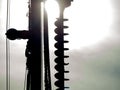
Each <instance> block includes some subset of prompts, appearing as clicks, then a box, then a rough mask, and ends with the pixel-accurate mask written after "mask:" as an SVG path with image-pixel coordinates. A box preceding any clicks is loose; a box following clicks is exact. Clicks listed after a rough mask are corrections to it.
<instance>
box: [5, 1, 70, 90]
mask: <svg viewBox="0 0 120 90" xmlns="http://www.w3.org/2000/svg"><path fill="white" fill-rule="evenodd" d="M57 1H58V3H59V6H60V15H59V18H58V19H57V21H56V22H55V25H56V26H57V28H56V29H55V33H56V34H57V35H56V36H55V40H56V41H57V43H56V44H55V47H56V49H57V50H56V51H55V55H56V56H57V58H56V59H55V62H56V63H57V64H56V66H55V69H56V70H57V73H56V74H55V77H56V78H57V81H56V82H55V85H56V86H57V87H58V88H57V89H56V90H64V89H65V88H69V87H65V85H64V81H68V80H69V79H66V78H64V73H68V72H69V71H65V70H64V65H68V63H65V62H64V58H68V57H69V56H66V55H64V51H65V50H68V48H64V43H67V42H68V41H65V40H64V35H68V34H67V33H64V28H68V27H67V26H64V25H63V22H64V21H67V19H64V16H63V13H64V9H65V8H66V7H68V6H70V5H71V1H72V0H57ZM44 2H45V1H44V0H30V1H29V30H28V31H26V30H23V31H17V30H16V29H13V28H11V29H9V30H8V31H7V33H6V35H7V37H8V39H10V40H15V39H28V42H27V46H26V52H25V55H26V57H27V62H26V66H27V70H28V73H27V86H26V90H43V89H42V84H41V83H42V80H43V79H42V74H43V72H42V60H43V58H42V57H44V67H45V68H44V70H45V75H44V76H45V79H44V80H45V82H44V83H45V90H52V88H51V77H50V57H49V35H48V18H47V13H46V11H45V8H43V13H44V14H43V15H44V18H43V19H42V18H41V17H42V9H41V8H42V4H41V3H44ZM42 20H43V22H42ZM42 29H43V30H42ZM42 34H43V35H42ZM42 40H43V42H42ZM42 50H44V52H42ZM43 55H44V56H43Z"/></svg>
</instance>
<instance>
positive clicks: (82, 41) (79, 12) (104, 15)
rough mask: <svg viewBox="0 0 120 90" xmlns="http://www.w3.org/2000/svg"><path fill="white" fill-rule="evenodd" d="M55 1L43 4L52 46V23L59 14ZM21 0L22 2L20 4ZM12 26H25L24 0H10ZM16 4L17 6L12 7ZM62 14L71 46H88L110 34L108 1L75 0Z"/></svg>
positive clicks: (53, 27) (25, 8) (25, 4)
mask: <svg viewBox="0 0 120 90" xmlns="http://www.w3.org/2000/svg"><path fill="white" fill-rule="evenodd" d="M56 1H57V0H47V1H46V4H45V7H46V10H47V12H48V21H49V32H50V34H49V35H50V47H52V48H54V45H53V44H54V43H55V40H54V36H55V33H54V29H55V28H56V27H55V25H54V22H55V21H56V18H58V16H59V7H58V4H57V2H56ZM23 3H24V4H23ZM11 4H12V5H11V27H14V28H17V29H27V28H28V17H27V16H26V13H27V12H28V6H27V1H24V0H22V1H19V2H18V1H16V0H12V2H11ZM14 7H16V8H14ZM64 15H65V17H66V18H68V19H69V21H67V22H65V25H67V26H69V28H68V29H65V32H68V33H69V36H67V37H65V39H67V40H69V41H70V43H69V44H67V45H68V47H70V48H71V49H80V48H83V47H90V46H93V45H95V44H98V43H100V42H101V41H103V40H105V39H106V38H107V37H108V36H110V34H111V25H112V22H113V8H112V3H111V1H110V0H74V1H73V2H72V5H71V6H70V7H69V8H68V9H66V10H65V13H64Z"/></svg>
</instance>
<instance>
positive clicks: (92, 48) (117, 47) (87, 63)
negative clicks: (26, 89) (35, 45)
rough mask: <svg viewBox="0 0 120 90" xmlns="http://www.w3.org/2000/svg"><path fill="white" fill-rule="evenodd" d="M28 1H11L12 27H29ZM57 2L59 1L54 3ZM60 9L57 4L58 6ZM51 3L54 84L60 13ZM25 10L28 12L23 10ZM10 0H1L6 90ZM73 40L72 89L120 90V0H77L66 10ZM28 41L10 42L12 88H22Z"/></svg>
mask: <svg viewBox="0 0 120 90" xmlns="http://www.w3.org/2000/svg"><path fill="white" fill-rule="evenodd" d="M27 2H28V1H27V0H26V1H25V0H11V17H10V18H11V21H10V27H11V28H13V27H14V28H16V29H21V30H22V29H27V27H28V25H27V21H28V19H27V16H26V14H27V12H28V10H27V9H28V8H27V7H28V6H27ZM53 3H54V4H56V3H55V2H53ZM55 6H56V8H57V5H55ZM55 6H53V5H52V4H51V5H50V6H49V7H50V8H51V9H54V10H53V11H52V13H51V11H48V13H49V29H50V48H51V49H50V52H51V70H52V84H53V83H54V76H53V75H54V73H55V70H54V64H55V63H54V58H55V56H54V54H53V51H54V45H53V44H54V42H55V41H54V39H53V38H54V35H55V34H54V28H55V26H54V24H53V22H54V21H55V20H56V19H55V18H57V16H58V14H57V13H56V12H57V11H56V10H57V9H55V8H54V7H55ZM23 10H24V11H23ZM5 17H6V0H0V90H5V40H6V39H5V32H6V19H5ZM65 17H66V18H68V19H69V21H67V22H66V23H65V25H68V26H69V29H68V30H67V29H66V32H68V33H69V34H70V35H69V36H68V37H65V39H68V40H69V41H70V43H69V44H67V45H65V46H66V47H70V50H69V51H68V52H67V53H66V54H68V55H69V56H70V58H69V59H67V60H66V61H67V62H69V63H70V65H69V66H67V67H66V69H67V70H70V73H69V74H67V75H66V76H67V77H68V78H70V81H69V82H68V83H66V84H67V85H68V86H70V90H120V85H119V83H120V55H119V54H120V35H119V34H120V31H119V30H120V0H74V2H73V3H72V6H71V7H69V8H68V9H66V11H65ZM26 41H27V40H16V41H10V50H11V90H22V89H23V82H24V72H25V63H26V58H25V55H24V52H25V48H26Z"/></svg>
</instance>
